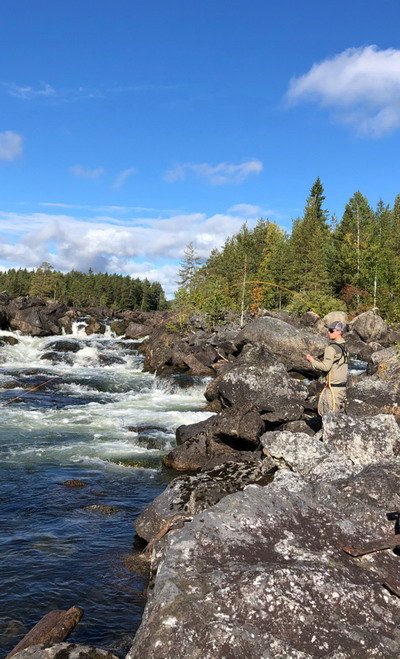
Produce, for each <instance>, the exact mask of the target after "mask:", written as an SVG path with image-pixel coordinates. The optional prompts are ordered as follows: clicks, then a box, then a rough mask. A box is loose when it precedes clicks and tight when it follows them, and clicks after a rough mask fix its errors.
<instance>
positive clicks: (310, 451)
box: [261, 431, 361, 481]
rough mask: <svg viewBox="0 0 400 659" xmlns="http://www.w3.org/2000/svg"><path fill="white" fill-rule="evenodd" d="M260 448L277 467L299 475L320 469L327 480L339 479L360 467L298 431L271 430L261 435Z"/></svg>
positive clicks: (314, 473)
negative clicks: (262, 448)
mask: <svg viewBox="0 0 400 659" xmlns="http://www.w3.org/2000/svg"><path fill="white" fill-rule="evenodd" d="M261 444H262V446H263V447H264V452H265V453H266V454H267V455H268V456H270V457H271V458H272V459H273V460H274V462H275V464H276V465H277V466H279V467H280V468H286V469H290V470H291V471H295V472H298V473H299V474H302V475H303V476H310V475H317V476H318V477H320V476H321V475H322V473H324V476H325V477H327V478H328V479H329V480H331V481H332V480H339V479H341V478H345V477H347V476H349V475H350V474H353V473H356V472H357V471H360V469H361V467H359V468H355V467H354V465H353V463H352V462H351V460H350V459H349V458H347V457H346V456H345V455H343V454H342V453H339V452H338V451H335V450H334V449H332V448H330V447H329V446H327V445H326V444H324V443H323V442H321V441H320V440H319V439H317V438H314V437H310V435H308V434H306V433H302V432H288V431H272V432H266V433H264V435H263V436H262V437H261Z"/></svg>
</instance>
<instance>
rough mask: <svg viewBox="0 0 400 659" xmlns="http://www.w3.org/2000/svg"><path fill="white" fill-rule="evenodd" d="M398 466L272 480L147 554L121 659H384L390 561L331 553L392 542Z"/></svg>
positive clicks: (389, 642) (286, 474) (281, 475)
mask: <svg viewBox="0 0 400 659" xmlns="http://www.w3.org/2000/svg"><path fill="white" fill-rule="evenodd" d="M399 477H400V467H399V465H397V466H395V467H392V466H379V467H375V468H366V469H363V470H362V471H361V472H360V473H359V474H357V475H355V476H354V475H352V476H350V477H349V478H347V479H343V480H341V481H339V482H335V483H332V482H331V481H329V480H321V479H314V480H313V481H311V482H310V481H307V480H305V479H304V478H303V477H301V476H299V475H296V474H294V473H292V472H290V471H288V470H282V471H279V472H278V473H277V475H276V477H275V479H274V481H273V482H272V483H271V484H269V485H267V486H266V487H260V486H257V485H250V486H248V487H246V488H245V490H244V491H242V492H238V493H235V494H232V495H228V496H226V497H224V498H223V499H222V500H221V501H220V502H219V503H217V504H216V505H215V506H213V507H212V508H210V509H208V510H206V511H204V512H202V513H200V514H198V515H196V516H195V517H194V519H193V521H192V522H189V523H188V524H186V525H185V526H184V527H183V528H182V529H180V530H176V531H173V532H171V533H169V534H168V535H167V536H166V537H165V539H164V540H163V541H162V542H160V543H159V545H157V547H158V549H157V548H156V557H155V560H154V562H153V569H154V570H155V569H156V570H157V576H156V579H155V583H154V586H153V588H152V590H151V592H150V595H149V601H148V604H147V606H146V610H145V614H144V617H143V621H142V624H141V627H140V628H139V630H138V633H137V635H136V637H135V641H134V644H133V647H132V648H131V650H130V652H129V653H128V655H127V659H139V658H140V659H165V657H174V658H175V659H183V658H185V659H186V657H201V659H219V658H220V659H222V658H223V657H237V658H238V659H239V658H241V657H262V658H264V659H275V658H276V657H281V658H282V659H283V658H284V657H285V658H286V657H297V658H304V659H305V658H307V659H310V658H313V657H328V656H329V657H332V658H333V657H335V658H336V659H339V658H340V659H344V658H347V657H382V658H384V657H388V658H389V657H395V656H399V655H400V638H399V634H398V629H399V624H400V601H399V599H398V598H397V597H396V596H394V595H392V594H391V593H390V592H389V591H388V590H387V589H385V588H384V587H383V585H382V582H383V581H384V580H385V579H387V578H392V579H396V580H398V560H399V559H398V556H396V555H395V554H394V553H393V552H391V551H386V552H379V553H377V554H372V555H370V556H369V557H368V558H366V559H354V558H351V557H350V556H348V555H347V554H345V553H344V552H343V551H342V547H343V546H345V545H349V544H360V542H362V541H364V542H365V541H368V540H371V539H376V538H380V537H382V536H383V537H384V536H385V535H388V534H389V533H392V532H393V522H390V521H388V520H387V518H386V512H387V511H389V510H397V509H398V506H399V495H398V482H399Z"/></svg>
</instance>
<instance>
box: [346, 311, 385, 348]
mask: <svg viewBox="0 0 400 659" xmlns="http://www.w3.org/2000/svg"><path fill="white" fill-rule="evenodd" d="M351 327H352V329H353V330H354V331H356V332H357V334H358V335H359V336H360V337H361V338H362V340H363V341H366V342H367V343H369V342H370V341H379V340H380V338H381V337H382V336H384V335H385V333H386V332H387V329H388V326H387V324H386V323H385V321H384V320H383V318H382V317H381V316H379V314H377V313H376V312H374V311H365V312H364V313H360V315H359V316H356V318H354V320H353V321H352V323H351Z"/></svg>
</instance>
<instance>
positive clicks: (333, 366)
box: [306, 320, 349, 416]
mask: <svg viewBox="0 0 400 659" xmlns="http://www.w3.org/2000/svg"><path fill="white" fill-rule="evenodd" d="M326 329H327V330H328V332H329V345H328V346H327V347H326V348H325V352H324V357H323V360H322V361H320V360H319V359H315V358H314V357H313V356H312V355H306V359H307V361H309V362H310V364H311V366H312V367H313V368H315V369H316V370H318V371H322V372H323V373H326V377H325V388H324V389H323V391H322V393H321V395H320V397H319V401H318V414H319V415H320V416H322V415H323V414H326V412H342V411H344V407H345V403H346V383H347V373H348V359H349V353H348V350H347V348H346V343H345V340H344V338H343V332H344V331H345V330H346V325H345V324H344V323H342V322H340V321H339V320H336V321H335V322H333V323H330V324H329V325H327V327H326Z"/></svg>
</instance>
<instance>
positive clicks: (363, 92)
mask: <svg viewBox="0 0 400 659" xmlns="http://www.w3.org/2000/svg"><path fill="white" fill-rule="evenodd" d="M286 98H287V100H288V102H289V103H290V104H295V103H300V102H302V101H305V100H316V101H317V102H319V103H320V105H321V106H322V107H326V108H330V109H331V110H333V112H334V116H335V117H336V118H337V119H338V120H340V121H342V122H344V123H347V124H349V125H351V126H352V127H354V128H356V130H357V132H358V133H360V134H365V135H369V136H373V137H379V136H381V135H384V134H385V133H388V132H390V131H393V130H395V129H397V128H400V50H395V49H393V48H388V49H386V50H379V49H378V47H377V46H366V47H364V48H349V49H347V50H345V51H343V52H342V53H339V54H338V55H336V56H335V57H332V58H329V59H326V60H324V61H322V62H319V63H317V64H314V65H313V66H312V68H311V69H310V71H308V73H305V74H304V75H302V76H300V77H298V78H293V79H292V80H291V82H290V85H289V89H288V92H287V95H286Z"/></svg>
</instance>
